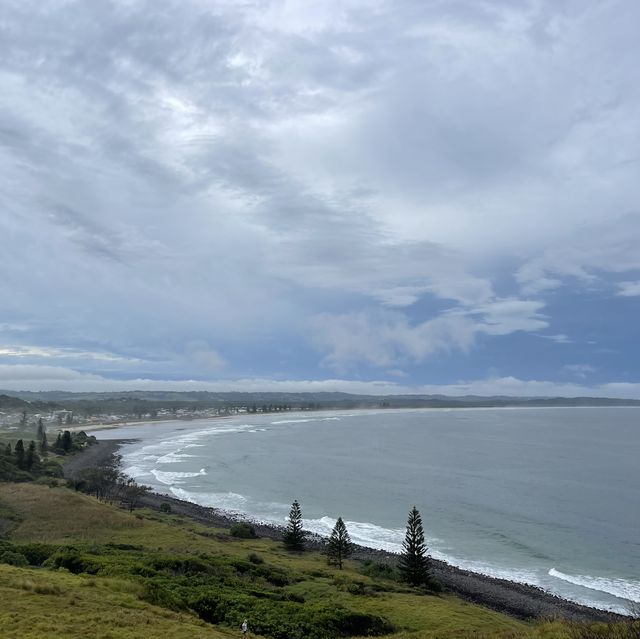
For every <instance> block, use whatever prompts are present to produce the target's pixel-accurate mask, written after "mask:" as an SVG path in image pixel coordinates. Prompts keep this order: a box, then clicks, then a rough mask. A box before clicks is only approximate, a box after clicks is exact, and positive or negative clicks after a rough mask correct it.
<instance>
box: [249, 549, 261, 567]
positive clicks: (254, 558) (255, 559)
mask: <svg viewBox="0 0 640 639" xmlns="http://www.w3.org/2000/svg"><path fill="white" fill-rule="evenodd" d="M247 559H248V560H249V561H250V562H251V563H252V564H263V563H264V559H263V558H262V557H261V556H260V555H259V554H258V553H255V552H252V553H249V556H248V557H247Z"/></svg>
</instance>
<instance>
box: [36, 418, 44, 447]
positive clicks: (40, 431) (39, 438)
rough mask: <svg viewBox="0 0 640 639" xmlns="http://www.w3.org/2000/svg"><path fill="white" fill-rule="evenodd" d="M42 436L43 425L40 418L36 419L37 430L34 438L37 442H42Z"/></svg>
mask: <svg viewBox="0 0 640 639" xmlns="http://www.w3.org/2000/svg"><path fill="white" fill-rule="evenodd" d="M43 435H44V423H43V421H42V417H38V430H37V432H36V437H37V438H38V441H41V440H42V436H43Z"/></svg>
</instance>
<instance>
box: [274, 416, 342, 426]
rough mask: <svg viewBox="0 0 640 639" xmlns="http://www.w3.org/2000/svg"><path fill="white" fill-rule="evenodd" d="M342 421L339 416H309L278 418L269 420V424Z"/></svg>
mask: <svg viewBox="0 0 640 639" xmlns="http://www.w3.org/2000/svg"><path fill="white" fill-rule="evenodd" d="M339 421H342V419H341V418H340V417H309V418H307V419H279V420H278V421H275V422H271V424H273V425H276V424H306V423H308V422H339Z"/></svg>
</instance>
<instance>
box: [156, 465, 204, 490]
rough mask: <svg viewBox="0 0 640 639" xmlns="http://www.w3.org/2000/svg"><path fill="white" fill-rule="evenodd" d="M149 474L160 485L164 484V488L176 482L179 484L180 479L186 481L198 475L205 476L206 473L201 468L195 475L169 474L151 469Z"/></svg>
mask: <svg viewBox="0 0 640 639" xmlns="http://www.w3.org/2000/svg"><path fill="white" fill-rule="evenodd" d="M151 474H152V475H153V476H154V477H155V478H156V479H157V480H158V481H159V482H160V483H161V484H165V486H172V485H173V484H175V483H176V482H179V480H181V479H187V478H188V477H198V476H200V475H206V474H207V471H206V470H205V469H204V468H201V469H200V470H199V471H198V472H197V473H184V472H183V473H180V472H174V473H172V472H169V471H165V470H157V469H155V468H154V469H152V470H151Z"/></svg>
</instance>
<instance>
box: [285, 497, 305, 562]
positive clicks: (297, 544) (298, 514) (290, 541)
mask: <svg viewBox="0 0 640 639" xmlns="http://www.w3.org/2000/svg"><path fill="white" fill-rule="evenodd" d="M305 538H306V533H305V532H304V530H303V529H302V510H301V509H300V504H299V503H298V500H297V499H296V500H295V501H294V502H293V504H292V505H291V511H290V512H289V523H288V524H287V530H286V532H285V534H284V537H283V541H284V545H285V548H287V550H304V542H305Z"/></svg>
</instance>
